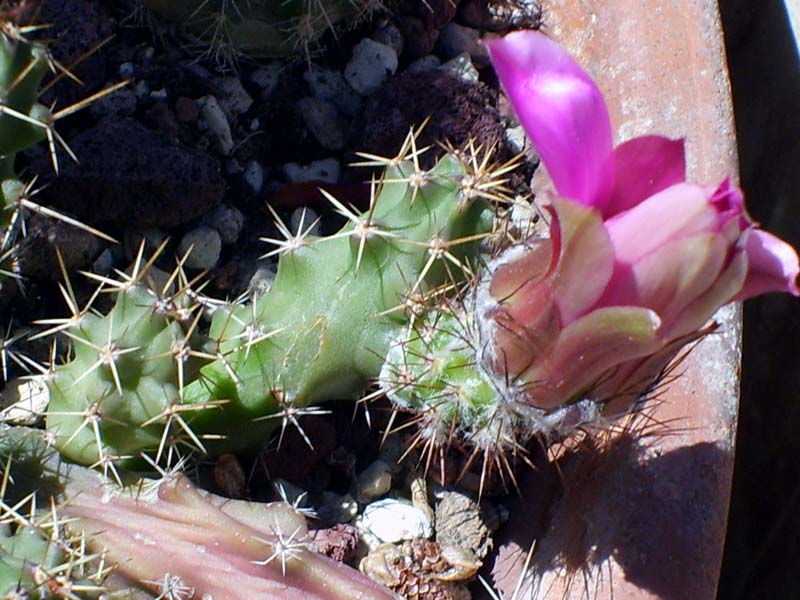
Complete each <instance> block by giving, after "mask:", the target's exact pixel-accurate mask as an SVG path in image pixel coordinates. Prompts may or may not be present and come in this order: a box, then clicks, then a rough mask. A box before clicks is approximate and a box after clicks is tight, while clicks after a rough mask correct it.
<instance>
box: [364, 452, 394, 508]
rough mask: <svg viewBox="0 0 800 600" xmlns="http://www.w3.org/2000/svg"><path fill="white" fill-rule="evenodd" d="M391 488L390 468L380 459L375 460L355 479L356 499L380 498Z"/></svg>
mask: <svg viewBox="0 0 800 600" xmlns="http://www.w3.org/2000/svg"><path fill="white" fill-rule="evenodd" d="M391 488H392V469H391V467H390V466H389V465H387V464H386V463H385V462H383V461H382V460H376V461H375V462H373V463H372V464H371V465H369V466H368V467H367V468H366V469H364V470H363V471H362V472H361V474H360V475H359V476H358V479H356V500H358V501H359V502H369V501H370V500H374V499H375V498H380V497H381V496H383V495H385V494H386V493H388V492H389V490H390V489H391Z"/></svg>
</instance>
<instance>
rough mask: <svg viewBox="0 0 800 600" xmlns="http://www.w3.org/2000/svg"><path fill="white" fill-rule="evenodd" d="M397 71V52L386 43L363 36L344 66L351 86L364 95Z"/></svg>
mask: <svg viewBox="0 0 800 600" xmlns="http://www.w3.org/2000/svg"><path fill="white" fill-rule="evenodd" d="M395 71H397V53H396V52H395V51H394V49H393V48H390V47H389V46H387V45H386V44H381V43H380V42H376V41H375V40H371V39H369V38H364V39H363V40H361V41H360V42H359V43H358V44H356V46H355V47H354V48H353V57H352V58H351V59H350V62H349V63H347V66H346V67H345V68H344V76H345V78H346V79H347V82H348V83H349V84H350V85H351V86H352V88H353V89H354V90H355V91H357V92H358V93H359V94H362V95H364V96H366V95H369V94H371V93H373V92H374V91H375V90H377V89H378V88H379V87H380V86H381V84H382V83H383V82H384V81H385V80H386V78H387V77H388V76H389V75H390V74H393V73H394V72H395Z"/></svg>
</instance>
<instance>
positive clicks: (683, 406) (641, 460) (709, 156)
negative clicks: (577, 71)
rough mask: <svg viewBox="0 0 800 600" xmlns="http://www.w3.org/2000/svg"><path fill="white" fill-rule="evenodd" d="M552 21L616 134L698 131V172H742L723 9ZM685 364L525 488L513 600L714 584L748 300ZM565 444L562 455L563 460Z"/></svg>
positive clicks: (638, 593)
mask: <svg viewBox="0 0 800 600" xmlns="http://www.w3.org/2000/svg"><path fill="white" fill-rule="evenodd" d="M543 15H544V23H543V30H544V31H545V32H547V33H548V34H549V35H550V36H552V37H553V38H555V39H556V40H558V41H560V42H561V43H562V44H564V45H565V46H566V47H567V49H568V50H569V51H570V52H571V53H572V54H573V55H574V56H575V57H576V59H577V61H578V62H579V63H580V64H581V65H583V66H584V67H585V68H586V69H587V70H588V71H589V72H590V73H591V75H592V76H593V77H594V78H595V79H596V81H597V82H598V83H599V85H600V87H601V89H602V91H603V93H604V95H605V98H606V101H607V102H608V105H609V109H610V111H611V119H612V123H613V125H614V128H615V131H616V132H617V138H618V140H617V141H624V140H627V139H629V138H631V137H635V136H638V135H642V134H646V133H660V134H664V135H668V136H670V137H673V138H679V137H684V138H686V148H687V158H688V179H689V180H690V181H696V182H703V183H708V184H715V183H717V182H718V181H720V180H721V179H722V178H723V177H725V176H733V177H734V178H736V174H737V163H736V141H735V135H734V124H733V114H732V108H731V96H730V90H729V83H728V74H727V69H726V61H725V55H724V46H723V38H722V30H721V26H720V19H719V14H718V9H717V3H716V2H712V1H703V0H683V1H680V2H677V1H676V2H656V3H654V2H650V1H648V0H607V1H604V2H600V1H598V2H592V1H582V2H576V1H575V0H545V1H544V2H543ZM716 318H717V320H718V322H719V323H720V328H719V330H718V332H717V333H715V334H713V335H710V336H708V337H706V338H705V339H704V340H702V341H701V342H700V343H699V344H698V345H697V346H696V347H695V348H694V349H693V351H692V352H691V353H690V354H689V356H688V358H687V359H686V360H684V361H683V362H682V363H680V364H679V365H677V366H676V368H675V370H674V371H673V372H672V374H671V375H672V377H671V379H672V380H671V381H669V382H668V385H665V387H664V389H663V393H662V394H661V395H659V397H658V398H656V399H654V400H651V401H650V406H649V408H648V410H647V411H646V414H645V415H642V416H640V417H639V418H638V419H636V420H634V421H632V422H630V423H627V424H624V430H623V431H620V432H617V433H615V434H613V435H610V436H603V439H598V438H590V439H589V440H588V441H585V442H583V443H581V444H578V447H577V448H572V449H559V450H558V451H557V452H556V453H555V454H557V458H556V460H555V468H554V469H551V471H550V476H549V477H546V476H545V477H542V476H541V475H540V474H532V475H530V476H529V477H528V478H527V480H526V481H523V482H522V485H521V487H522V489H521V494H520V497H519V500H518V501H517V502H516V505H515V506H513V507H511V514H512V519H511V523H509V524H508V525H507V526H506V527H505V528H504V530H505V531H506V532H508V533H507V534H506V535H507V536H508V537H507V539H505V540H500V547H499V552H498V554H497V558H496V560H495V564H494V568H493V571H492V577H493V579H494V585H495V587H496V588H497V589H498V590H499V591H501V592H502V593H503V597H504V598H506V599H509V598H512V597H513V593H514V588H515V585H516V584H517V583H518V582H522V579H520V577H519V575H520V573H521V571H522V570H523V568H522V567H523V564H524V563H525V559H526V554H527V553H528V551H529V549H530V548H531V545H532V544H534V543H535V547H534V549H533V552H532V554H531V556H530V561H529V568H528V571H527V573H528V577H527V579H525V580H524V583H523V585H522V586H520V587H519V589H517V596H516V598H526V599H527V598H597V599H605V598H612V597H613V598H614V599H615V600H624V599H628V598H630V599H636V600H641V599H647V598H670V599H673V598H674V599H676V600H678V599H680V600H684V599H688V598H691V599H693V600H703V599H706V598H709V599H710V598H713V597H714V596H715V593H716V588H717V581H718V577H719V568H720V563H721V560H722V548H723V543H724V537H725V524H726V519H727V512H728V502H729V496H730V486H731V473H732V463H733V444H734V438H735V429H736V414H737V401H738V387H739V380H738V370H739V362H740V332H741V326H740V321H741V319H740V307H739V306H738V305H737V306H731V307H727V308H725V309H723V310H722V311H720V313H719V314H718V315H717V317H716ZM552 453H553V451H552V450H551V454H552Z"/></svg>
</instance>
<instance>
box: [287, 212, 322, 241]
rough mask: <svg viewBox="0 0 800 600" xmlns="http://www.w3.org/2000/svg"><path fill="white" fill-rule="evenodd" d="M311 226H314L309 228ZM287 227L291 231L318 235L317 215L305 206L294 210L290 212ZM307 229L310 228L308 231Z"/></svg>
mask: <svg viewBox="0 0 800 600" xmlns="http://www.w3.org/2000/svg"><path fill="white" fill-rule="evenodd" d="M312 224H313V225H314V226H313V227H311V225H312ZM289 226H290V227H291V228H292V231H306V230H308V233H310V234H311V235H319V234H320V224H319V217H318V215H317V213H316V212H314V209H313V208H308V207H307V206H303V207H300V208H295V209H294V210H293V211H292V214H291V216H290V217H289ZM309 227H311V229H309Z"/></svg>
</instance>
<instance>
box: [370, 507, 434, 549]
mask: <svg viewBox="0 0 800 600" xmlns="http://www.w3.org/2000/svg"><path fill="white" fill-rule="evenodd" d="M355 527H356V529H357V530H358V532H359V534H361V535H362V536H363V537H364V539H365V541H366V542H367V544H368V545H370V546H371V545H372V544H371V543H370V542H371V540H372V539H373V538H374V539H377V540H378V542H379V543H385V542H389V543H397V542H401V541H403V540H413V539H417V538H429V537H431V535H433V527H432V526H431V522H430V520H428V518H427V517H426V516H425V514H424V513H423V512H422V511H421V510H419V509H418V508H415V507H414V506H412V505H411V504H410V503H409V502H405V501H403V500H397V499H395V498H384V499H383V500H377V501H375V502H373V503H371V504H369V505H367V507H366V508H365V509H364V512H363V513H362V514H361V515H360V516H359V517H358V518H357V519H356V521H355Z"/></svg>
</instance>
